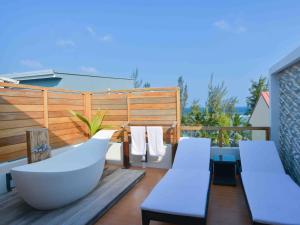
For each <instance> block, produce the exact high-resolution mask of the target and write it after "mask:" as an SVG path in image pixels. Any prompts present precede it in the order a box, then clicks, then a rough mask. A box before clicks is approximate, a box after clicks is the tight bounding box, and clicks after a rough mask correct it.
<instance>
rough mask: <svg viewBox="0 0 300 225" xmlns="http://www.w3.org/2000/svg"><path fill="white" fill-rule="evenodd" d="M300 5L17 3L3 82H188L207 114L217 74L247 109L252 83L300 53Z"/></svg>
mask: <svg viewBox="0 0 300 225" xmlns="http://www.w3.org/2000/svg"><path fill="white" fill-rule="evenodd" d="M299 9H300V1H274V0H273V1H267V0H264V1H261V0H259V1H240V0H239V1H232V0H231V1H230V0H228V1H206V2H204V1H176V0H172V1H162V0H151V1H141V0H136V1H130V0H128V1H121V0H119V1H78V2H76V3H75V1H64V2H63V1H55V0H51V1H38V0H36V1H31V0H27V1H25V0H24V1H17V0H16V1H8V0H2V1H1V5H0V27H1V32H0V73H8V72H23V71H30V70H40V69H48V68H53V69H56V70H62V71H67V72H81V73H95V74H100V75H113V76H124V77H126V76H130V74H131V72H132V71H133V70H134V69H135V68H136V67H137V68H138V69H139V72H140V77H141V78H142V79H143V80H145V81H149V82H150V83H151V85H152V86H157V87H162V86H175V85H176V83H177V78H178V76H179V75H182V76H183V77H184V79H185V80H186V81H187V83H188V87H189V92H190V101H192V100H193V99H199V100H200V102H201V104H204V102H205V99H206V97H207V84H208V80H209V77H210V74H212V73H213V74H214V77H215V81H216V82H221V81H223V80H224V81H225V84H226V85H227V87H228V89H229V93H230V95H232V96H237V97H238V98H239V104H238V105H244V104H245V97H246V96H247V95H248V88H249V85H250V80H251V79H257V78H258V77H259V75H260V74H263V75H267V73H268V69H269V68H270V66H272V65H273V64H274V63H276V62H277V61H278V60H279V59H280V58H282V57H283V56H284V55H286V54H287V53H289V52H290V51H292V50H293V49H295V48H296V47H298V46H299V45H300V13H299Z"/></svg>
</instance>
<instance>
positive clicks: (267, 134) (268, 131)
mask: <svg viewBox="0 0 300 225" xmlns="http://www.w3.org/2000/svg"><path fill="white" fill-rule="evenodd" d="M265 132H266V141H269V140H270V128H266V129H265Z"/></svg>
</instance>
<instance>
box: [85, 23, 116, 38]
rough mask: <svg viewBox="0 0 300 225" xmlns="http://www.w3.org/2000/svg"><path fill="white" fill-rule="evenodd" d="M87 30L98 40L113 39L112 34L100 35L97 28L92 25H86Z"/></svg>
mask: <svg viewBox="0 0 300 225" xmlns="http://www.w3.org/2000/svg"><path fill="white" fill-rule="evenodd" d="M85 29H86V31H87V32H88V33H89V34H90V35H91V36H92V37H93V38H95V39H96V40H98V41H101V42H111V41H112V40H113V38H112V35H110V34H105V35H99V34H98V33H97V32H96V30H95V29H94V28H93V27H91V26H86V28H85Z"/></svg>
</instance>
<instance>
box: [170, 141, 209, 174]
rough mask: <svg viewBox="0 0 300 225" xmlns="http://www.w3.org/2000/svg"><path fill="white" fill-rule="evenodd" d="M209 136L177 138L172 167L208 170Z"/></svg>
mask: <svg viewBox="0 0 300 225" xmlns="http://www.w3.org/2000/svg"><path fill="white" fill-rule="evenodd" d="M210 144H211V139H209V138H188V137H182V138H180V140H179V143H178V147H177V151H176V155H175V159H174V163H173V166H172V169H197V170H204V171H208V170H209V163H210Z"/></svg>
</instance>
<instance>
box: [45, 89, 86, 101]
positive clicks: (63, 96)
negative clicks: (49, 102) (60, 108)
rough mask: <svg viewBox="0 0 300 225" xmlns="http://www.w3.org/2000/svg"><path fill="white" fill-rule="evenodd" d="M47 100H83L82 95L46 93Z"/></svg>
mask: <svg viewBox="0 0 300 225" xmlns="http://www.w3.org/2000/svg"><path fill="white" fill-rule="evenodd" d="M48 97H49V99H51V98H58V99H69V100H71V99H73V100H81V99H82V98H83V94H66V93H57V92H51V91H49V92H48Z"/></svg>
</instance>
